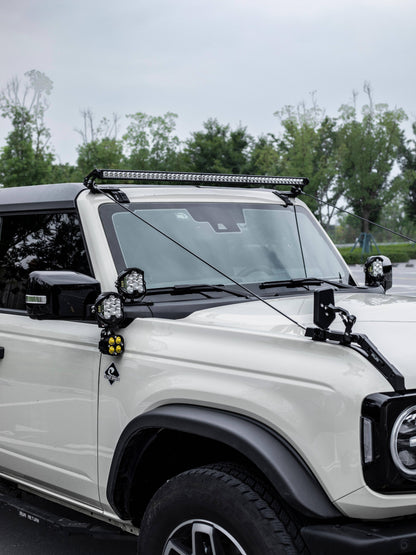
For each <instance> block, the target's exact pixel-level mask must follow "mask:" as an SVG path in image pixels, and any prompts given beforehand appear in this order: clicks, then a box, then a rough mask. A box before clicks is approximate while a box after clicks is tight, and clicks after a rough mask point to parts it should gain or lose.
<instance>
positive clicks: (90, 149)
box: [77, 137, 124, 177]
mask: <svg viewBox="0 0 416 555" xmlns="http://www.w3.org/2000/svg"><path fill="white" fill-rule="evenodd" d="M77 151H78V159H77V166H78V170H79V172H80V173H81V175H82V176H83V177H85V176H86V175H87V174H89V173H90V171H92V170H93V169H94V168H108V169H116V168H122V167H123V166H124V157H123V144H122V142H121V141H117V140H116V139H111V138H109V137H104V138H103V139H96V140H94V141H90V142H88V143H85V144H82V145H79V146H78V147H77Z"/></svg>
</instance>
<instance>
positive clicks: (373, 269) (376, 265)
mask: <svg viewBox="0 0 416 555" xmlns="http://www.w3.org/2000/svg"><path fill="white" fill-rule="evenodd" d="M368 273H369V274H370V275H371V276H372V277H375V278H378V277H382V276H383V274H384V271H383V261H382V260H381V258H376V259H374V260H373V262H372V263H371V264H370V266H369V267H368Z"/></svg>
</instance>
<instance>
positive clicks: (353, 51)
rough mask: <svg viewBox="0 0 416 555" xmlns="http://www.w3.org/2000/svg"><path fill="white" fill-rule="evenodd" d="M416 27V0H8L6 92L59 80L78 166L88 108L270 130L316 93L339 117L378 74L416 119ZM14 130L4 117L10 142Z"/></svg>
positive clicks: (51, 120)
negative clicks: (27, 82)
mask: <svg viewBox="0 0 416 555" xmlns="http://www.w3.org/2000/svg"><path fill="white" fill-rule="evenodd" d="M415 26H416V1H415V0H285V1H283V0H112V1H111V2H110V1H107V0H36V1H35V0H0V51H1V57H0V69H1V71H0V89H1V88H3V87H4V86H5V84H6V83H7V82H8V81H9V80H10V79H11V78H12V77H14V76H17V77H21V78H23V74H24V72H25V71H28V70H31V69H37V70H40V71H42V72H44V73H45V74H46V75H47V76H48V77H50V78H51V79H52V81H53V83H54V88H53V92H52V95H51V97H50V102H51V105H50V108H49V110H48V112H47V114H46V123H47V125H48V126H49V127H50V129H51V132H52V144H53V146H54V149H55V153H56V155H57V156H58V157H59V159H60V160H61V161H62V162H71V163H74V162H75V160H76V145H77V144H79V142H80V137H79V135H78V134H77V133H76V131H75V129H76V128H77V127H78V128H79V127H81V122H82V120H81V116H80V110H81V109H85V108H91V109H92V110H93V112H94V113H95V114H96V116H97V119H99V118H101V117H102V116H111V114H112V113H113V112H115V113H117V114H118V115H119V116H120V118H121V131H123V130H124V128H125V126H126V119H125V115H126V114H131V113H135V112H139V111H141V112H145V113H147V114H152V115H159V114H164V113H165V112H167V111H171V112H175V113H177V114H178V125H177V132H178V134H179V136H180V137H181V138H182V139H184V138H186V137H187V136H189V134H190V132H192V131H197V130H199V129H201V128H202V123H203V122H204V121H206V120H207V119H208V118H209V117H216V118H217V119H218V120H219V121H220V122H221V123H229V124H231V125H232V126H233V127H235V126H238V125H239V124H240V123H241V124H242V125H244V126H246V127H247V129H248V131H249V132H250V133H252V134H254V135H259V134H261V133H268V132H274V133H276V132H278V129H279V127H278V120H277V118H276V117H274V116H273V113H274V112H275V111H276V110H278V109H280V108H282V107H283V106H285V105H287V104H292V105H295V104H298V103H299V102H301V101H309V98H310V93H311V92H312V91H316V94H317V99H318V103H319V104H320V106H322V107H323V108H325V109H326V112H327V113H328V114H330V115H336V113H337V109H338V108H339V107H340V105H341V104H343V103H347V102H350V101H351V99H352V91H353V90H354V89H355V90H357V91H360V92H361V91H362V86H363V83H364V81H369V82H370V83H371V85H372V88H373V91H374V100H375V101H376V102H385V103H388V104H389V105H390V107H401V108H403V109H404V110H405V111H406V113H407V114H408V115H409V117H410V119H411V120H415V119H416V101H415V98H416V97H415V88H416V71H415V70H416V67H415V66H416V63H415V52H416V32H415ZM359 98H360V97H359ZM361 99H362V100H363V101H364V94H363V93H362V94H361ZM9 130H10V127H9V124H8V122H7V121H6V120H4V119H0V146H1V145H3V144H4V138H5V136H6V135H7V133H8V131H9Z"/></svg>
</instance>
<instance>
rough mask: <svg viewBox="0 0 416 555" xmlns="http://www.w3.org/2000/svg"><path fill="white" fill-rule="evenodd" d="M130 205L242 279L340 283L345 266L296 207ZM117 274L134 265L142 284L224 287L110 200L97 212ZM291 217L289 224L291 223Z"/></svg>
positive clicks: (194, 260)
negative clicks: (309, 279)
mask: <svg viewBox="0 0 416 555" xmlns="http://www.w3.org/2000/svg"><path fill="white" fill-rule="evenodd" d="M129 207H130V209H131V210H134V212H135V213H136V214H137V215H139V216H140V217H141V218H143V219H144V220H146V221H147V222H149V223H151V224H152V225H154V226H155V227H157V228H158V229H160V230H161V231H163V232H164V233H166V234H168V235H170V236H171V237H172V238H173V239H175V240H176V241H178V242H179V243H181V244H182V245H184V246H185V247H186V248H188V249H189V250H191V251H193V252H194V253H196V254H197V255H198V256H199V257H201V258H203V259H204V260H206V261H207V262H209V264H211V265H212V266H215V267H217V268H218V269H219V270H221V271H222V272H223V273H224V274H227V275H228V276H230V277H231V278H232V279H233V280H235V281H237V282H238V283H242V284H253V283H262V282H267V281H279V280H288V279H297V278H305V277H317V278H326V279H332V280H338V281H342V282H344V283H348V278H349V274H348V269H347V267H346V265H345V264H343V263H342V261H341V259H340V257H339V256H338V255H337V253H336V249H335V248H334V247H333V246H332V244H331V243H330V242H329V240H328V239H327V237H326V236H325V235H324V234H323V233H322V231H321V229H320V227H319V226H318V224H317V223H316V222H315V221H314V219H313V217H312V216H310V214H309V212H308V211H307V210H305V209H304V208H303V207H299V206H298V207H296V213H297V218H296V217H295V211H294V207H293V206H288V207H283V206H281V205H276V204H260V203H259V204H246V203H225V202H222V203H182V204H177V203H175V204H173V203H169V204H167V203H164V204H162V203H155V204H140V205H139V204H131V205H129ZM100 214H101V218H102V221H103V224H104V227H105V230H106V234H107V238H108V240H109V243H110V246H111V249H112V252H113V257H114V261H115V264H116V267H117V269H118V271H121V270H122V269H124V268H126V267H139V268H141V269H142V270H143V271H144V273H145V278H146V283H147V288H148V289H153V288H161V287H171V286H174V285H177V284H195V285H197V284H220V283H221V284H230V283H231V282H230V281H229V280H226V279H225V278H224V277H223V276H222V275H220V274H218V272H216V271H215V270H213V269H212V268H210V267H209V266H207V265H206V264H204V263H203V262H201V261H200V260H198V259H197V258H195V257H194V256H192V255H191V254H190V253H188V252H186V251H185V250H183V249H182V248H180V247H179V246H178V245H175V244H174V243H172V241H170V240H169V239H167V238H166V237H164V236H163V235H161V234H160V233H158V232H157V231H155V230H154V229H152V228H151V227H149V226H148V225H147V224H145V223H144V222H142V221H140V220H139V219H138V218H136V217H135V216H134V215H133V214H131V213H129V212H126V211H124V210H123V209H122V208H120V206H118V205H115V204H114V205H111V204H105V205H103V206H101V209H100ZM296 220H297V221H296Z"/></svg>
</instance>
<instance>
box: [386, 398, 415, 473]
mask: <svg viewBox="0 0 416 555" xmlns="http://www.w3.org/2000/svg"><path fill="white" fill-rule="evenodd" d="M390 452H391V456H392V458H393V461H394V464H395V465H396V466H397V468H398V469H399V470H400V471H401V472H403V474H406V475H407V476H411V477H413V478H415V477H416V406H415V405H414V406H412V407H409V408H408V409H406V410H405V411H403V412H402V413H401V414H400V415H399V416H398V418H397V420H396V422H395V423H394V426H393V430H392V432H391V437H390Z"/></svg>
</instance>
